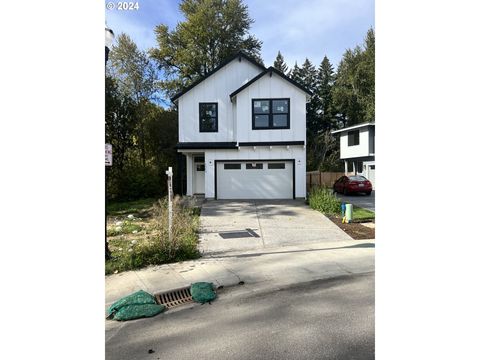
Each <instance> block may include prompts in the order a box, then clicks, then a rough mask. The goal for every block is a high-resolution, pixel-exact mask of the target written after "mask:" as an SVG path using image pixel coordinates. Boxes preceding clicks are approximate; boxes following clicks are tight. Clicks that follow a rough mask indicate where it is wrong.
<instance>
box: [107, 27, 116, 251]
mask: <svg viewBox="0 0 480 360" xmlns="http://www.w3.org/2000/svg"><path fill="white" fill-rule="evenodd" d="M114 37H115V35H114V34H113V31H112V29H109V28H107V27H105V67H106V66H107V61H108V53H109V52H110V47H111V46H112V44H113V39H114ZM105 140H106V139H105ZM109 166H111V163H110V164H109V165H107V164H105V260H108V259H110V258H111V257H112V254H111V252H110V249H109V248H108V242H107V175H108V168H109Z"/></svg>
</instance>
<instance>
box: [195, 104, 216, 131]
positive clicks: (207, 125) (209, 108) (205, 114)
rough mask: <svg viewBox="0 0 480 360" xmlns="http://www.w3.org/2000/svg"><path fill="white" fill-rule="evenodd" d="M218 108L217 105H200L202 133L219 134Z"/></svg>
mask: <svg viewBox="0 0 480 360" xmlns="http://www.w3.org/2000/svg"><path fill="white" fill-rule="evenodd" d="M217 108H218V104H217V103H200V111H199V113H200V132H218V111H217Z"/></svg>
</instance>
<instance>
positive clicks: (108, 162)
mask: <svg viewBox="0 0 480 360" xmlns="http://www.w3.org/2000/svg"><path fill="white" fill-rule="evenodd" d="M112 164H113V155H112V144H105V166H112Z"/></svg>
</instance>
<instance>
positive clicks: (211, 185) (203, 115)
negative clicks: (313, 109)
mask: <svg viewBox="0 0 480 360" xmlns="http://www.w3.org/2000/svg"><path fill="white" fill-rule="evenodd" d="M310 96H311V93H310V92H309V91H308V90H307V89H305V88H303V87H302V86H301V85H300V84H298V83H297V82H295V81H293V80H292V79H290V78H288V77H287V76H285V75H284V74H283V73H281V72H279V71H278V70H276V69H275V68H273V67H269V68H265V67H264V66H263V65H261V64H259V63H258V62H256V61H255V60H254V59H252V58H251V57H249V56H248V55H246V54H244V53H238V54H236V55H235V56H233V57H232V58H230V59H229V60H227V61H225V62H224V63H223V64H221V65H219V66H218V67H217V68H215V69H214V70H213V71H211V72H210V73H209V74H207V75H206V76H205V77H203V78H201V79H199V80H198V81H196V82H194V83H193V84H192V85H190V86H189V87H187V88H186V89H185V90H183V91H182V92H180V93H178V94H177V95H175V96H174V97H173V98H172V101H173V102H174V103H175V104H176V105H177V106H178V117H179V119H178V126H179V129H178V130H179V143H178V145H177V149H178V151H179V152H180V153H182V154H183V155H184V156H185V157H186V180H187V186H186V188H187V189H186V192H187V195H195V194H204V195H205V198H207V199H208V198H215V199H292V198H305V196H306V189H305V187H306V186H305V170H306V168H305V145H306V131H305V129H306V128H305V125H306V124H305V122H306V103H307V101H309V100H310Z"/></svg>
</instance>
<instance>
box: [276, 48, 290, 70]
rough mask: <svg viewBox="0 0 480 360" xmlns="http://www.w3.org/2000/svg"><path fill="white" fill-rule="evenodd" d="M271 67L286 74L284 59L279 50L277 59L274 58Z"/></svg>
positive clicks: (286, 67) (286, 68)
mask: <svg viewBox="0 0 480 360" xmlns="http://www.w3.org/2000/svg"><path fill="white" fill-rule="evenodd" d="M273 67H274V68H275V69H277V70H279V71H281V72H282V73H284V74H286V73H287V71H288V66H287V64H286V63H285V59H284V58H283V55H282V53H281V52H280V50H279V51H278V54H277V57H276V58H275V61H274V62H273Z"/></svg>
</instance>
